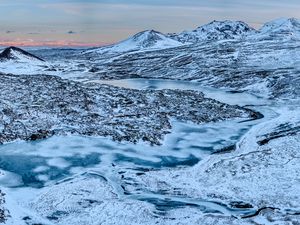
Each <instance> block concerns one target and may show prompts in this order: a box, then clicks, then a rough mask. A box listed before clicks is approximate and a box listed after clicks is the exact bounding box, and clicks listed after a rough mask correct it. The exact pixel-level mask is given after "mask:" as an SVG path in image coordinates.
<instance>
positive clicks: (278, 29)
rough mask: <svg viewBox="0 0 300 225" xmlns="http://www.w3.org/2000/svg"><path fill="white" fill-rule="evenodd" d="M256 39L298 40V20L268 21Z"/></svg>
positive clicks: (299, 28)
mask: <svg viewBox="0 0 300 225" xmlns="http://www.w3.org/2000/svg"><path fill="white" fill-rule="evenodd" d="M256 37H257V38H268V39H275V38H294V39H300V20H299V19H295V18H288V19H287V18H281V19H276V20H273V21H270V22H268V23H265V24H264V25H263V27H262V28H261V29H260V30H259V34H257V35H256Z"/></svg>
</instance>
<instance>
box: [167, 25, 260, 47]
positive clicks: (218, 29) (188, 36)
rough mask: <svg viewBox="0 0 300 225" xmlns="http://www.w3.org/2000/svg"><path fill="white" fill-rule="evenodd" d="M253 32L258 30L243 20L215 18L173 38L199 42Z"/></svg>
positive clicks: (236, 36)
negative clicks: (219, 19) (218, 19)
mask: <svg viewBox="0 0 300 225" xmlns="http://www.w3.org/2000/svg"><path fill="white" fill-rule="evenodd" d="M253 33H256V30H255V29H254V28H252V27H250V26H249V25H248V24H246V23H244V22H242V21H231V20H224V21H217V20H214V21H212V22H210V23H208V24H205V25H203V26H200V27H198V28H197V29H195V30H193V31H184V32H182V33H180V34H178V35H173V38H174V39H176V40H179V41H181V42H183V43H186V42H191V43H197V42H200V41H217V40H229V39H239V38H242V37H243V36H246V35H248V34H253Z"/></svg>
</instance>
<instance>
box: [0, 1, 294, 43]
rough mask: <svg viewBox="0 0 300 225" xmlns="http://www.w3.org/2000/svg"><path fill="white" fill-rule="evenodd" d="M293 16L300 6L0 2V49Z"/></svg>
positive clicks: (291, 3)
mask: <svg viewBox="0 0 300 225" xmlns="http://www.w3.org/2000/svg"><path fill="white" fill-rule="evenodd" d="M299 12H300V0H285V1H279V0H0V45H2V46H3V45H4V46H8V45H16V46H101V45H107V44H111V43H115V42H118V41H120V40H123V39H125V38H127V37H129V36H131V35H133V34H135V33H137V32H139V31H142V30H147V29H154V30H158V31H160V32H163V33H169V32H172V33H173V32H181V31H183V30H192V29H195V28H196V27H198V26H200V25H203V24H206V23H209V22H211V21H213V20H226V19H230V20H242V21H244V22H247V23H248V24H249V25H251V26H253V27H255V28H259V27H260V26H261V25H262V24H263V23H265V22H267V21H270V20H273V19H276V18H281V17H287V18H288V17H296V18H297V16H298V15H299ZM298 17H299V16H298Z"/></svg>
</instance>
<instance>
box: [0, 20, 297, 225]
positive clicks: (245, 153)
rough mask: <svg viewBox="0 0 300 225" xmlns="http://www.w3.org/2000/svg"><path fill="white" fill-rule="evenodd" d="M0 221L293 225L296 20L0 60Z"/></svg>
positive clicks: (4, 55) (226, 25) (214, 26)
mask: <svg viewBox="0 0 300 225" xmlns="http://www.w3.org/2000/svg"><path fill="white" fill-rule="evenodd" d="M0 118H1V119H0V144H1V145H0V187H1V189H0V223H4V224H11V225H23V224H24V225H34V224H35V225H37V224H43V225H48V224H59V225H99V224H118V225H133V224H136V225H140V224H145V225H146V224H149V225H150V224H162V225H165V224H170V225H173V224H200V225H268V224H274V225H275V224H276V225H299V224H300V20H298V19H294V18H290V19H278V20H274V21H271V22H268V23H266V24H264V25H263V26H262V28H261V29H259V30H255V29H253V28H252V27H250V26H248V25H247V24H246V23H244V22H241V21H213V22H211V23H209V24H206V25H204V26H201V27H198V28H197V29H195V30H193V31H184V32H182V33H179V34H162V33H160V32H157V31H154V30H147V31H144V32H140V33H138V34H136V35H134V36H132V37H130V38H128V39H127V40H124V41H121V42H119V43H116V44H113V45H110V46H104V47H97V48H96V47H95V48H90V49H66V48H62V49H59V48H42V47H39V48H25V49H24V50H22V49H20V48H16V47H8V48H5V49H3V50H2V52H1V53H0Z"/></svg>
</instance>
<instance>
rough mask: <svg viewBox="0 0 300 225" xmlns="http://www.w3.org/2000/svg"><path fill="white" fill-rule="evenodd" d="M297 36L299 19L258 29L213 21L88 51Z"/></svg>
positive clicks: (150, 32)
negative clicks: (177, 31) (193, 28)
mask: <svg viewBox="0 0 300 225" xmlns="http://www.w3.org/2000/svg"><path fill="white" fill-rule="evenodd" d="M270 38H297V39H300V21H299V20H298V19H295V18H288V19H277V20H273V21H271V22H268V23H266V24H264V25H263V26H262V28H261V29H259V30H256V29H254V28H252V27H250V26H249V25H248V24H246V23H244V22H242V21H230V20H225V21H213V22H211V23H208V24H205V25H203V26H200V27H198V28H197V29H195V30H192V31H183V32H181V33H179V34H176V33H173V34H162V33H160V32H158V31H154V30H147V31H143V32H140V33H138V34H135V35H134V36H132V37H130V38H128V39H126V40H124V41H121V42H119V43H116V44H113V45H110V46H105V47H100V48H96V49H93V50H89V51H87V53H107V52H119V53H120V52H128V51H141V50H155V49H165V48H173V47H178V46H182V45H184V44H195V43H201V42H210V41H220V40H237V39H261V40H263V39H270Z"/></svg>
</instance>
